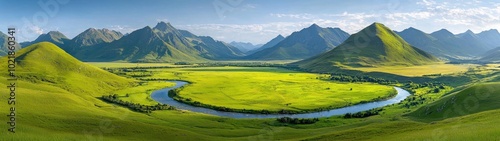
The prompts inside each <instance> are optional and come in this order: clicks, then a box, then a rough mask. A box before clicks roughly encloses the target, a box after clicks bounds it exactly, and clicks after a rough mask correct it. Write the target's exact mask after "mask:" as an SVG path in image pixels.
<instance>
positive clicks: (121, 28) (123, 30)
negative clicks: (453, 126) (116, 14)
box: [109, 25, 138, 34]
mask: <svg viewBox="0 0 500 141" xmlns="http://www.w3.org/2000/svg"><path fill="white" fill-rule="evenodd" d="M109 29H111V30H115V31H119V32H121V33H124V34H125V33H130V32H132V31H134V30H137V29H138V28H132V27H130V26H127V25H111V26H109Z"/></svg>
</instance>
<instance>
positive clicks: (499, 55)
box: [479, 47, 500, 63]
mask: <svg viewBox="0 0 500 141" xmlns="http://www.w3.org/2000/svg"><path fill="white" fill-rule="evenodd" d="M479 61H481V62H495V63H499V62H500V47H497V48H494V49H492V50H489V51H488V52H487V53H485V54H484V55H483V56H482V57H481V59H479Z"/></svg>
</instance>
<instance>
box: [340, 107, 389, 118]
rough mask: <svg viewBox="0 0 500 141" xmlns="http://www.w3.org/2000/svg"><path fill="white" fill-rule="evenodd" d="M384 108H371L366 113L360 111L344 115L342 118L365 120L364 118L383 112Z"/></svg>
mask: <svg viewBox="0 0 500 141" xmlns="http://www.w3.org/2000/svg"><path fill="white" fill-rule="evenodd" d="M383 110H384V108H373V109H370V110H368V111H361V112H357V113H346V114H345V115H344V118H365V117H370V116H374V115H378V114H379V113H380V112H381V111H383Z"/></svg>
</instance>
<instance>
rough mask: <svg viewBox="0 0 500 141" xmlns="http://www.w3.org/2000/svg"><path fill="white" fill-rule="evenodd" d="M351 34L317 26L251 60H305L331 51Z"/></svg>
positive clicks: (254, 55)
mask: <svg viewBox="0 0 500 141" xmlns="http://www.w3.org/2000/svg"><path fill="white" fill-rule="evenodd" d="M348 37H349V34H348V33H347V32H345V31H343V30H341V29H340V28H322V27H319V26H318V25H316V24H313V25H311V26H310V27H307V28H304V29H302V30H300V31H298V32H294V33H292V34H291V35H290V36H288V37H286V38H285V39H284V40H283V41H281V42H279V43H278V44H276V45H275V46H273V47H270V48H267V49H263V50H261V51H258V52H255V53H253V54H251V55H249V56H247V57H245V58H246V59H251V60H296V59H305V58H309V57H312V56H314V55H318V54H320V53H323V52H326V51H329V50H331V49H333V48H335V46H337V45H339V44H341V43H342V42H344V40H345V39H347V38H348Z"/></svg>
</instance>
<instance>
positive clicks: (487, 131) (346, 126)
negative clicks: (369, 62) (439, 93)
mask: <svg viewBox="0 0 500 141" xmlns="http://www.w3.org/2000/svg"><path fill="white" fill-rule="evenodd" d="M52 49H54V48H52ZM55 50H56V51H57V49H55ZM35 51H36V50H35ZM46 57H48V56H46ZM38 60H40V61H43V60H42V59H38ZM55 62H58V61H55ZM0 63H6V62H5V58H2V59H0ZM51 65H57V63H55V64H51ZM24 67H27V68H29V66H24ZM59 67H61V66H59ZM47 69H55V68H47ZM67 69H71V68H67ZM18 71H20V72H22V71H23V69H19V70H18ZM41 71H42V72H43V70H41ZM2 72H5V70H4V71H2ZM19 75H22V74H19ZM57 75H58V74H47V75H42V77H41V78H50V77H55V76H57ZM0 77H1V78H0V80H1V81H0V87H4V88H5V87H6V84H7V82H6V81H5V80H6V78H5V74H4V73H3V74H2V75H1V76H0ZM69 78H70V77H69ZM77 79H86V78H85V77H82V78H77ZM30 80H36V79H30ZM58 82H60V81H58ZM60 83H69V82H60ZM71 83H75V82H74V81H71ZM17 85H18V86H19V87H18V91H17V92H18V95H17V100H18V102H19V103H18V105H16V108H17V112H18V113H16V114H18V129H17V133H16V134H6V135H2V136H0V140H50V141H54V140H56V141H57V140H64V141H66V140H165V139H171V140H298V139H308V138H311V137H313V138H316V139H324V140H331V139H335V140H353V139H359V140H391V139H392V140H428V139H436V140H444V139H449V140H498V139H499V136H498V132H499V131H500V129H499V127H498V126H497V125H498V123H500V119H498V118H497V117H498V116H500V110H491V111H484V112H480V113H475V114H471V115H467V116H462V117H456V118H451V119H446V120H443V121H437V122H434V123H431V124H429V123H422V122H415V121H411V120H409V119H398V118H397V117H396V120H392V119H393V117H392V116H393V115H386V114H383V115H381V116H374V117H370V118H365V119H348V120H346V119H341V118H337V117H330V118H322V119H321V121H320V122H318V123H316V124H313V125H287V126H282V125H280V124H278V123H276V122H275V120H274V119H259V120H254V119H240V120H235V119H228V118H221V117H214V116H207V115H201V114H196V113H191V112H183V111H157V112H153V114H152V115H150V116H148V115H145V114H140V113H136V112H131V111H130V110H128V109H125V108H121V107H117V106H114V105H112V104H108V103H104V102H102V101H100V100H97V99H95V98H91V99H87V98H83V96H84V95H88V93H86V92H84V91H76V90H78V89H79V88H75V89H69V90H71V91H74V92H70V91H69V90H65V89H63V88H61V87H59V86H58V85H56V84H52V83H49V82H40V81H36V82H33V81H25V80H18V81H17ZM80 85H86V83H82V84H80ZM123 85H124V86H127V85H128V84H123ZM155 85H157V84H154V85H152V87H151V88H153V87H157V86H155ZM166 85H168V84H166ZM69 86H73V85H69ZM105 88H106V89H96V88H93V87H87V89H88V90H87V91H98V92H96V93H95V95H98V94H106V92H109V91H112V90H113V89H108V88H110V87H105ZM494 88H495V89H498V87H497V86H495V87H494ZM140 89H143V90H147V89H148V88H140ZM0 92H1V93H8V91H7V89H0ZM473 95H474V94H473ZM87 97H88V96H87ZM0 98H2V99H7V95H0ZM0 108H1V109H8V107H7V105H6V104H5V103H4V104H0ZM387 112H388V111H387ZM0 114H3V115H7V114H8V113H7V110H1V111H0ZM391 117H392V118H391ZM0 127H1V128H3V129H6V128H7V125H6V124H3V125H0Z"/></svg>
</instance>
